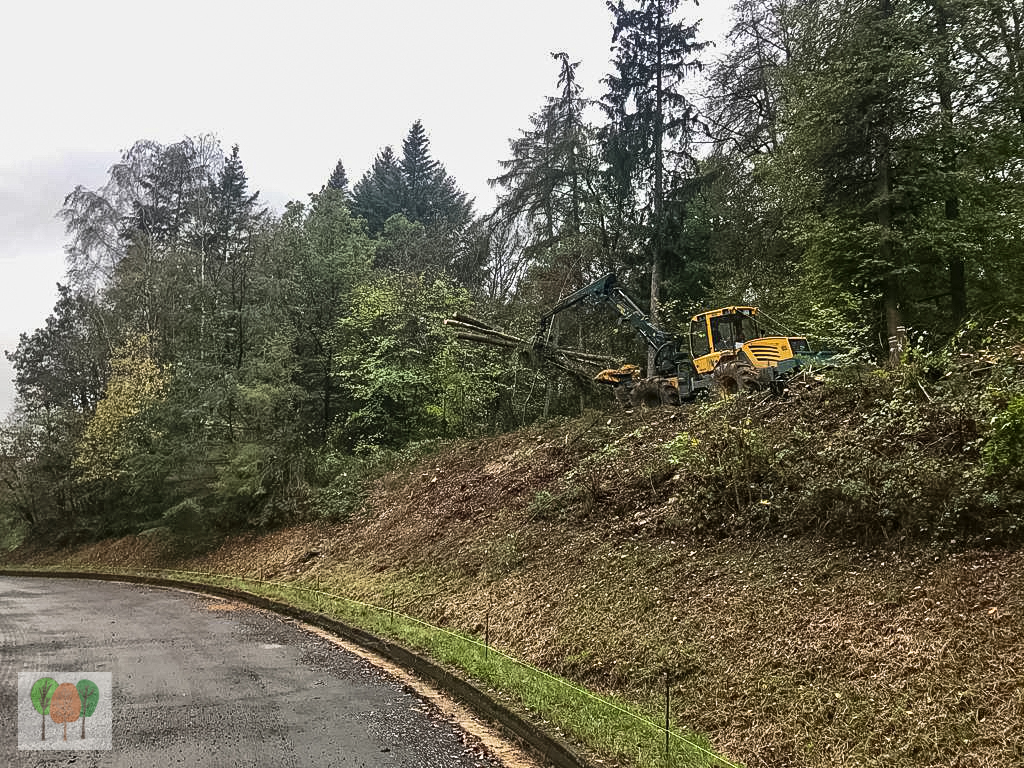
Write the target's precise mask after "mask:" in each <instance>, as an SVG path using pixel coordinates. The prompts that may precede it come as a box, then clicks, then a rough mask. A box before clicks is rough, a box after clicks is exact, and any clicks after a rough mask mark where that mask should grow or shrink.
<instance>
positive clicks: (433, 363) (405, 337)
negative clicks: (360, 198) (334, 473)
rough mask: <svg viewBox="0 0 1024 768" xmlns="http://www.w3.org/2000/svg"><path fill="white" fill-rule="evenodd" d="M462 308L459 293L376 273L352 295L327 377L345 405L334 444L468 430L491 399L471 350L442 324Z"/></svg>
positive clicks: (444, 284)
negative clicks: (335, 382) (332, 376)
mask: <svg viewBox="0 0 1024 768" xmlns="http://www.w3.org/2000/svg"><path fill="white" fill-rule="evenodd" d="M467 306H468V297H467V295H466V293H465V291H464V290H462V289H460V288H458V287H456V286H454V285H453V284H452V283H450V282H448V281H446V280H443V279H429V278H427V277H425V276H419V277H416V276H412V275H403V274H400V273H389V274H381V275H379V276H377V277H376V278H375V279H373V280H372V281H370V282H369V283H367V284H365V285H362V286H359V287H358V288H357V289H356V290H355V291H354V292H353V294H352V298H351V308H350V310H349V314H348V316H346V317H344V318H342V319H341V320H340V321H339V322H338V324H337V326H336V329H335V343H336V346H337V348H338V349H339V350H341V352H340V353H339V355H338V358H337V363H336V367H335V373H336V375H338V376H339V378H340V380H341V381H342V384H341V387H342V389H343V391H344V393H345V396H346V398H347V399H348V400H349V401H350V402H351V403H352V408H351V410H350V411H349V413H348V415H347V417H346V418H345V419H344V421H343V422H341V423H340V424H339V425H338V427H337V430H336V436H337V439H338V440H339V441H340V442H341V444H344V445H348V446H350V447H353V448H358V447H360V446H362V447H364V448H365V447H370V446H382V447H390V448H394V447H399V446H402V445H405V444H408V443H414V442H418V441H421V440H424V439H428V438H432V437H453V436H457V435H462V434H467V433H469V432H471V431H472V430H473V428H474V426H475V425H476V424H477V423H479V420H480V418H481V417H482V416H483V415H484V413H485V412H486V409H487V407H488V405H489V403H490V402H491V401H492V399H493V398H492V395H491V393H490V391H489V390H488V388H487V386H486V382H481V381H480V379H479V377H478V375H476V374H477V371H479V369H480V366H479V363H478V362H477V361H476V360H475V359H474V353H473V351H472V350H468V349H466V348H465V347H464V346H462V345H459V344H458V342H457V341H456V339H454V337H452V336H451V335H450V333H449V332H448V331H447V330H446V329H445V327H444V325H443V321H444V319H445V318H447V317H450V316H451V315H452V314H453V313H455V312H459V311H463V310H465V309H466V308H467Z"/></svg>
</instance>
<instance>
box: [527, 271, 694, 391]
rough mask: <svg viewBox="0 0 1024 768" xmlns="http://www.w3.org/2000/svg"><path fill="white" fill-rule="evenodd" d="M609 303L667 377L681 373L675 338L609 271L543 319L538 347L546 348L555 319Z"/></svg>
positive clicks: (537, 340)
mask: <svg viewBox="0 0 1024 768" xmlns="http://www.w3.org/2000/svg"><path fill="white" fill-rule="evenodd" d="M588 300H589V301H591V302H593V303H602V302H605V303H608V304H610V305H611V306H612V307H613V308H614V309H615V312H616V313H617V314H618V316H619V318H621V320H622V321H623V322H626V323H629V325H630V326H631V327H632V328H633V329H634V330H636V332H637V333H638V334H639V335H640V337H641V338H643V340H644V341H645V342H647V345H648V346H649V347H651V348H652V349H653V350H654V351H655V366H656V368H657V372H658V373H659V374H661V375H663V376H675V375H676V374H677V372H678V360H677V359H676V358H677V357H678V344H677V342H676V339H675V337H674V336H672V335H670V334H668V333H665V331H663V330H661V329H660V328H658V327H657V326H656V325H654V324H653V323H651V321H650V320H649V319H648V317H647V315H646V314H645V313H644V311H643V310H642V309H640V307H638V306H637V305H636V302H634V301H633V300H632V299H631V298H630V297H629V295H628V294H627V293H626V292H625V291H623V290H622V288H620V287H619V284H618V280H617V278H616V276H615V273H614V272H609V273H608V274H606V275H604V276H603V277H601V278H599V279H598V280H595V281H594V282H592V283H591V284H590V285H587V286H584V287H583V288H580V289H579V290H578V291H576V292H574V293H570V294H569V295H568V296H566V297H565V298H564V299H562V300H561V301H560V302H558V303H557V304H556V305H555V306H554V307H552V308H551V309H550V310H549V311H547V312H545V313H544V314H543V315H542V316H541V318H540V329H539V330H538V332H537V336H536V337H535V339H534V346H543V345H544V344H545V343H546V342H545V338H544V337H545V335H546V334H547V332H548V327H549V326H550V324H551V320H552V318H554V317H555V315H557V314H558V313H560V312H564V311H565V310H567V309H569V308H571V307H574V306H576V305H577V304H580V303H582V302H584V301H588Z"/></svg>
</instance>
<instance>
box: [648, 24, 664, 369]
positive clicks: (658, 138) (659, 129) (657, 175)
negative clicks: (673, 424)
mask: <svg viewBox="0 0 1024 768" xmlns="http://www.w3.org/2000/svg"><path fill="white" fill-rule="evenodd" d="M663 23H664V19H662V17H661V5H660V4H659V5H658V21H657V24H656V26H655V51H656V52H655V66H654V72H655V80H654V88H655V91H654V105H655V107H654V205H653V213H654V237H653V242H652V243H651V311H650V313H649V314H650V320H651V323H653V324H654V325H656V326H660V325H661V306H660V302H661V270H662V264H661V252H662V247H663V244H662V240H663V236H664V235H663V233H664V226H663V224H664V218H665V201H664V197H665V156H664V152H663V148H662V146H661V144H662V136H663V133H664V122H665V112H664V105H663V98H662V97H663V94H662V61H661V55H662V50H661V29H662V24H663ZM656 355H657V352H656V351H655V350H654V349H653V348H652V349H648V350H647V376H648V377H651V376H656V375H657V373H658V371H657V370H656V368H655V364H654V363H655V357H656Z"/></svg>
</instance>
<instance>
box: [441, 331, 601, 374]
mask: <svg viewBox="0 0 1024 768" xmlns="http://www.w3.org/2000/svg"><path fill="white" fill-rule="evenodd" d="M444 324H445V325H447V326H450V327H451V328H452V329H453V330H454V331H455V336H456V338H459V339H462V340H464V341H472V342H476V343H477V344H489V345H491V346H494V347H505V348H507V349H511V350H515V351H516V352H518V353H519V354H520V356H521V357H522V358H523V359H524V360H525V362H526V363H527V364H528V365H531V366H532V367H540V366H541V365H542V364H548V365H551V366H553V367H555V368H558V369H560V370H562V371H565V372H566V373H568V374H570V375H572V376H574V377H577V378H579V379H580V380H581V381H585V382H587V383H593V377H594V374H595V373H597V372H598V371H600V370H603V369H605V368H613V367H616V364H615V363H613V362H612V361H610V360H609V359H608V358H606V357H601V356H600V355H591V354H587V353H586V352H580V351H579V350H575V349H561V348H559V347H555V346H551V345H548V344H547V343H545V342H544V341H543V340H540V339H537V340H528V339H522V338H520V337H519V336H513V335H512V334H509V333H505V332H503V331H499V330H498V329H496V328H492V327H491V326H489V325H487V323H485V322H483V321H482V320H478V319H477V318H475V317H471V316H470V315H463V314H456V315H452V316H451V317H450V318H448V319H447V320H445V321H444Z"/></svg>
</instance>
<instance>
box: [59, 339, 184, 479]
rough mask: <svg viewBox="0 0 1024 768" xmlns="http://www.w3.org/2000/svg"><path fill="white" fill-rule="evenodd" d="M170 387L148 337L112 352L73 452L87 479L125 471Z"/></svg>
mask: <svg viewBox="0 0 1024 768" xmlns="http://www.w3.org/2000/svg"><path fill="white" fill-rule="evenodd" d="M166 386H167V373H166V370H165V369H164V368H163V367H162V366H161V365H159V364H158V363H157V362H156V361H155V360H154V359H153V357H152V354H151V352H150V344H149V340H148V339H147V338H146V337H145V336H136V337H135V338H133V339H131V340H129V342H128V343H127V344H126V345H125V346H124V347H121V348H120V349H118V350H117V351H116V352H115V353H114V355H113V357H112V358H111V361H110V378H109V380H108V381H107V386H106V391H105V393H104V395H103V399H102V400H101V401H100V402H99V404H98V405H97V406H96V411H95V413H94V414H92V417H91V418H90V419H89V422H88V424H87V425H86V427H85V431H84V432H83V434H82V438H81V441H80V442H79V445H78V449H77V455H76V457H75V462H74V466H75V467H76V468H77V469H78V470H79V471H80V472H81V477H82V479H83V480H84V481H110V480H116V479H118V478H120V477H121V476H123V475H124V474H125V473H126V471H127V470H126V462H127V460H128V459H129V458H130V457H131V456H132V454H134V453H135V452H136V451H138V450H145V449H146V446H147V445H148V443H149V442H150V440H151V433H150V431H149V427H148V426H147V425H146V424H145V423H144V421H143V420H142V419H143V418H144V416H145V412H146V411H147V410H148V409H150V408H152V407H153V406H154V405H155V404H156V403H157V402H159V401H160V399H162V398H163V396H164V393H165V389H166Z"/></svg>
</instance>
